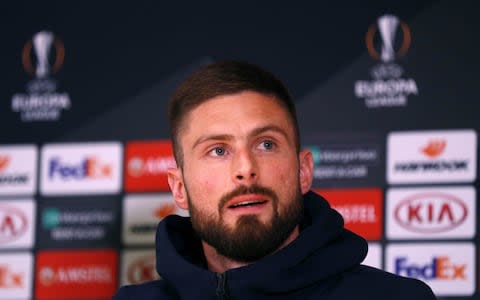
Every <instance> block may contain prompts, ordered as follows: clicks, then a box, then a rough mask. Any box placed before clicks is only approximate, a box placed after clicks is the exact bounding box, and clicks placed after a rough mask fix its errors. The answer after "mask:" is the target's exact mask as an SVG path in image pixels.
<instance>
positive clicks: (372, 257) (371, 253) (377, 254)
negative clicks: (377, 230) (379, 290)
mask: <svg viewBox="0 0 480 300" xmlns="http://www.w3.org/2000/svg"><path fill="white" fill-rule="evenodd" d="M362 264H363V265H367V266H370V267H374V268H377V269H381V268H382V247H381V246H380V244H378V243H368V253H367V257H365V259H364V260H363V262H362Z"/></svg>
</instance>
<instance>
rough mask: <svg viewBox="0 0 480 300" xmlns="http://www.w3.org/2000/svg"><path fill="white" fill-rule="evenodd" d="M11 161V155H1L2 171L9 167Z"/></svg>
mask: <svg viewBox="0 0 480 300" xmlns="http://www.w3.org/2000/svg"><path fill="white" fill-rule="evenodd" d="M9 162H10V157H8V156H7V155H1V156H0V172H1V171H3V170H4V169H5V168H7V166H8V163H9Z"/></svg>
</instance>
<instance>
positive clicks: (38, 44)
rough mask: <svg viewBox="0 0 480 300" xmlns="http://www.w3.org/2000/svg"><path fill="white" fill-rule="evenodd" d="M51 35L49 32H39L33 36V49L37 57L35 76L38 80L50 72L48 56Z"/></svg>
mask: <svg viewBox="0 0 480 300" xmlns="http://www.w3.org/2000/svg"><path fill="white" fill-rule="evenodd" d="M53 38H54V36H53V33H51V32H49V31H40V32H38V33H37V34H35V35H34V36H33V39H32V40H33V48H34V50H35V55H36V56H37V68H36V72H35V73H36V75H37V77H38V78H44V77H46V76H47V75H48V73H49V72H50V65H49V62H48V55H49V53H50V48H51V47H52V43H53Z"/></svg>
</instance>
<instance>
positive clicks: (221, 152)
mask: <svg viewBox="0 0 480 300" xmlns="http://www.w3.org/2000/svg"><path fill="white" fill-rule="evenodd" d="M210 152H211V153H212V154H213V155H215V156H223V155H225V152H226V151H225V148H223V147H215V148H214V149H212V150H211V151H210Z"/></svg>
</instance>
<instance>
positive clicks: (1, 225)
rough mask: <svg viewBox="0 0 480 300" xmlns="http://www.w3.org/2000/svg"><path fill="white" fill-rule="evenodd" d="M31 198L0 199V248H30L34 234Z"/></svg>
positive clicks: (33, 213) (32, 202)
mask: <svg viewBox="0 0 480 300" xmlns="http://www.w3.org/2000/svg"><path fill="white" fill-rule="evenodd" d="M35 208H36V204H35V202H34V201H33V200H30V199H29V200H20V199H19V200H0V249H9V248H31V247H32V246H33V242H34V236H35V223H36V222H35Z"/></svg>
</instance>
